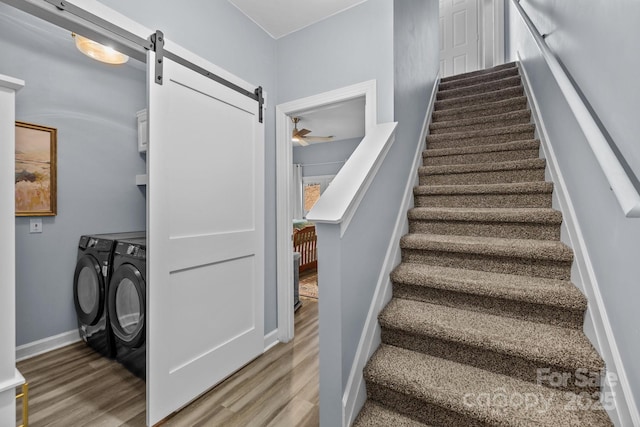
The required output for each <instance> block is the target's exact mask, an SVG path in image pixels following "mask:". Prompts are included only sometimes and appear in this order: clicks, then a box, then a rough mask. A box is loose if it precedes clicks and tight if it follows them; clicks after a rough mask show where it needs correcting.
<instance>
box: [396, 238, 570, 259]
mask: <svg viewBox="0 0 640 427" xmlns="http://www.w3.org/2000/svg"><path fill="white" fill-rule="evenodd" d="M400 247H401V248H402V249H414V250H418V251H437V252H455V253H465V254H478V255H485V256H490V257H505V258H523V259H529V260H545V261H557V262H568V263H570V262H571V261H573V251H572V250H571V248H569V247H568V246H567V245H565V244H564V243H562V242H559V241H558V242H549V241H546V240H523V239H502V238H497V237H496V238H494V237H476V236H443V235H437V234H405V235H404V236H402V238H401V239H400Z"/></svg>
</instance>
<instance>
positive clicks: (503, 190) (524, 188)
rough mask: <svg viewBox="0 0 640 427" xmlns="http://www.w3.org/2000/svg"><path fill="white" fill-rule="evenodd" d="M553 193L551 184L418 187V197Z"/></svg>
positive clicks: (527, 183) (416, 188) (523, 183)
mask: <svg viewBox="0 0 640 427" xmlns="http://www.w3.org/2000/svg"><path fill="white" fill-rule="evenodd" d="M552 191H553V184H552V183H550V182H545V181H541V182H514V183H506V184H465V185H418V186H416V187H414V189H413V193H414V195H416V196H422V195H434V194H438V195H442V194H536V193H549V194H551V192H552Z"/></svg>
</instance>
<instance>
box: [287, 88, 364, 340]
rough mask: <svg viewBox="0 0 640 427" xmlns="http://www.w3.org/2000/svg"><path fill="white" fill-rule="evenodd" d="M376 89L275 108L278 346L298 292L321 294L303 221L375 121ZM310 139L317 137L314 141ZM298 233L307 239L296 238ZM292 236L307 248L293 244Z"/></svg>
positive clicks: (311, 233) (310, 232)
mask: <svg viewBox="0 0 640 427" xmlns="http://www.w3.org/2000/svg"><path fill="white" fill-rule="evenodd" d="M375 88H376V86H375V81H374V80H372V81H368V82H364V83H360V84H356V85H352V86H348V87H345V88H341V89H337V90H334V91H331V92H326V93H323V94H319V95H314V96H311V97H307V98H303V99H300V100H296V101H291V102H288V103H285V104H280V105H278V106H277V107H276V138H277V141H278V144H277V149H276V165H277V176H276V187H277V276H278V287H277V293H278V339H279V340H280V341H281V342H288V341H290V340H291V339H292V338H293V335H294V311H295V309H296V307H297V306H298V303H297V300H296V298H298V295H297V294H298V292H300V293H301V294H303V295H304V293H305V292H308V295H313V292H314V291H315V292H316V294H315V296H316V298H317V297H320V296H321V294H322V292H321V290H319V289H317V263H318V262H322V261H321V257H319V256H318V255H321V249H320V250H318V249H317V248H316V247H315V240H316V239H315V225H314V224H311V223H309V222H308V221H306V214H307V213H308V212H309V211H310V210H311V209H312V208H313V205H314V204H315V202H317V200H318V199H319V198H320V197H321V195H322V193H323V191H324V190H325V189H326V188H327V187H328V186H329V185H330V184H331V181H332V179H333V177H334V176H335V175H336V174H337V173H338V172H339V170H340V168H342V166H343V165H344V163H345V161H346V160H347V159H348V157H349V156H350V155H351V153H352V152H353V151H354V150H355V148H356V147H357V145H358V144H359V143H360V141H361V140H362V138H363V137H364V135H365V134H366V132H367V129H370V128H371V126H373V125H374V124H375V123H376V109H375V106H376V99H375V94H376V89H375ZM299 134H304V136H305V138H304V140H302V141H300V140H299V139H300V138H297V136H298V135H299ZM314 135H321V137H319V138H318V140H316V141H314V140H313V136H314ZM303 229H304V230H305V233H306V235H302V234H300V233H302V230H303ZM296 235H299V236H300V237H301V238H300V239H298V240H299V241H301V242H302V243H303V244H306V245H307V246H306V247H304V246H301V245H296ZM302 236H304V238H302ZM308 240H311V242H309V241H308ZM292 241H293V243H294V244H293V245H292ZM298 250H300V251H302V252H299V251H298ZM295 253H299V254H300V255H299V256H298V255H294V254H295ZM305 256H306V258H305ZM292 259H293V260H294V262H292ZM296 276H297V277H296ZM296 279H297V282H296ZM296 285H298V287H297V290H296ZM314 286H315V288H314ZM302 303H304V301H302Z"/></svg>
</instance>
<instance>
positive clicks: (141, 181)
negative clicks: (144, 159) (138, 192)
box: [136, 174, 149, 185]
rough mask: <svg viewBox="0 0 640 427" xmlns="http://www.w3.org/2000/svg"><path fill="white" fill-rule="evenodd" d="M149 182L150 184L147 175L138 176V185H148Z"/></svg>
mask: <svg viewBox="0 0 640 427" xmlns="http://www.w3.org/2000/svg"><path fill="white" fill-rule="evenodd" d="M147 182H149V178H148V177H147V174H144V175H136V185H147Z"/></svg>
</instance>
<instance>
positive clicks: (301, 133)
mask: <svg viewBox="0 0 640 427" xmlns="http://www.w3.org/2000/svg"><path fill="white" fill-rule="evenodd" d="M301 119H302V117H291V121H292V122H293V132H292V135H291V141H293V142H297V143H298V144H300V145H302V146H307V145H309V143H310V142H328V141H331V140H333V135H330V136H307V135H308V134H310V133H311V131H310V130H309V129H298V123H299V122H300V120H301Z"/></svg>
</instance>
